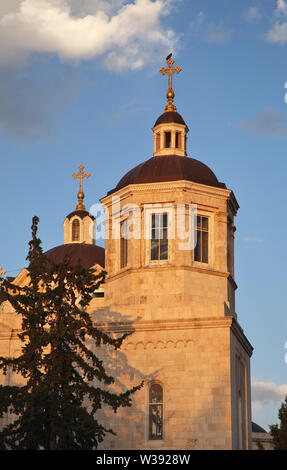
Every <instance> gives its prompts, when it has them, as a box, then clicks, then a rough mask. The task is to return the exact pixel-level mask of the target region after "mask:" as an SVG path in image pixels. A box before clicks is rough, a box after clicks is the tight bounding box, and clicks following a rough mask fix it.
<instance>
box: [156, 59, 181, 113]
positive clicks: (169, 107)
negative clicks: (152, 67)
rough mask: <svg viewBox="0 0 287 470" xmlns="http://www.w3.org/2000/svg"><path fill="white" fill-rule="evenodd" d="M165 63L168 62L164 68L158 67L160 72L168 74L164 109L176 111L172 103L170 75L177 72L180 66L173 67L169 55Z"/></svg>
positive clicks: (172, 94) (172, 61)
mask: <svg viewBox="0 0 287 470" xmlns="http://www.w3.org/2000/svg"><path fill="white" fill-rule="evenodd" d="M166 63H167V64H168V66H167V67H166V68H164V67H162V68H161V69H160V73H161V74H162V75H167V76H168V90H167V94H166V97H167V100H168V103H167V105H166V107H165V110H166V111H176V107H175V105H174V104H173V98H174V91H173V88H172V77H173V75H174V74H175V73H177V74H178V73H179V72H180V71H181V68H180V67H178V66H176V67H173V64H174V60H172V58H171V57H170V58H169V59H167V61H166Z"/></svg>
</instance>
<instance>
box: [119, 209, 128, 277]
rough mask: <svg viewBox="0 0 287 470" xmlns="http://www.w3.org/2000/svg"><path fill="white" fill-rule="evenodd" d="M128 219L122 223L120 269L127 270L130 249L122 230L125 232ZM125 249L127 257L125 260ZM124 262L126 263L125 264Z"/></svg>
mask: <svg viewBox="0 0 287 470" xmlns="http://www.w3.org/2000/svg"><path fill="white" fill-rule="evenodd" d="M127 222H128V218H126V219H124V220H122V221H121V223H120V269H125V268H127V266H128V259H129V256H128V253H129V247H128V245H129V244H128V241H129V240H128V238H124V237H123V235H122V230H123V225H124V224H127ZM123 247H125V255H124V258H123ZM123 260H124V263H125V264H124V263H123Z"/></svg>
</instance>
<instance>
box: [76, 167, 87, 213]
mask: <svg viewBox="0 0 287 470" xmlns="http://www.w3.org/2000/svg"><path fill="white" fill-rule="evenodd" d="M78 168H79V170H80V171H79V173H78V174H76V173H74V174H73V175H72V177H73V178H74V179H76V178H79V192H78V204H77V207H76V210H77V211H84V210H86V208H85V205H84V203H83V200H84V197H85V195H84V193H83V179H84V178H89V176H91V175H90V173H88V172H87V173H84V172H83V169H84V168H85V167H84V165H80V166H79V167H78Z"/></svg>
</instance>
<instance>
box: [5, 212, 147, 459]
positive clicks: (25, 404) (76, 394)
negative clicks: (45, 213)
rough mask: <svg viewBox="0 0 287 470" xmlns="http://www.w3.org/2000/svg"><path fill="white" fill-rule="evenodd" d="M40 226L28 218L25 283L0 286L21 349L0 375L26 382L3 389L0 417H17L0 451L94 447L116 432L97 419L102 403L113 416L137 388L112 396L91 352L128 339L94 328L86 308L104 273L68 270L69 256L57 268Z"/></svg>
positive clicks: (106, 377)
mask: <svg viewBox="0 0 287 470" xmlns="http://www.w3.org/2000/svg"><path fill="white" fill-rule="evenodd" d="M38 221H39V220H38V218H37V217H34V218H33V225H32V240H31V241H30V242H29V253H28V256H27V260H28V261H29V268H28V272H29V276H30V282H29V284H28V285H27V286H24V287H20V286H16V285H14V284H11V283H10V282H9V280H8V279H2V281H1V286H0V288H1V290H2V292H4V293H5V294H6V295H7V297H8V300H9V301H10V303H11V304H12V306H13V307H14V309H15V311H16V312H17V313H18V314H20V315H21V316H22V331H21V333H20V334H19V335H18V336H19V338H20V340H21V341H22V344H23V345H22V353H21V355H20V356H19V357H17V358H15V359H11V358H5V357H0V371H1V369H2V371H3V373H4V374H7V372H8V369H9V370H13V371H14V372H15V373H17V374H20V375H21V376H22V377H23V378H24V385H23V386H0V417H3V416H4V414H5V413H7V412H8V413H10V414H12V415H13V416H14V417H15V419H14V421H12V424H9V425H8V426H6V427H5V428H4V429H3V430H2V431H1V432H0V448H2V449H52V450H53V449H58V450H61V449H62V450H70V449H93V448H97V447H98V444H99V443H100V442H101V441H102V440H103V439H104V436H105V435H106V433H113V431H112V430H111V429H106V428H105V427H104V426H103V425H102V424H100V423H99V422H98V421H97V419H96V412H97V410H99V409H100V408H101V407H102V404H106V405H108V406H110V407H111V408H112V409H113V410H114V412H116V411H117V409H118V408H119V407H122V406H124V407H125V406H131V395H132V394H133V393H135V392H136V390H138V389H139V388H140V387H141V386H142V384H141V385H138V386H136V387H133V388H132V389H129V390H127V391H126V392H123V393H119V394H117V393H113V392H112V391H110V390H111V387H109V386H110V385H111V384H113V383H114V378H113V377H111V376H109V375H108V374H107V373H106V371H105V367H104V364H103V362H102V361H101V360H100V359H99V358H98V357H97V355H96V354H95V352H93V351H95V347H100V346H101V345H110V346H112V347H113V348H115V349H118V348H120V347H121V344H122V341H123V340H124V338H125V337H126V336H127V335H122V336H121V337H113V336H111V335H108V334H106V333H105V332H104V331H103V330H101V329H99V328H96V327H94V325H93V323H92V321H91V318H90V315H89V314H88V313H87V311H86V307H87V306H88V305H89V303H90V301H91V299H92V294H93V292H94V291H95V290H96V289H97V288H98V287H99V286H100V285H101V284H102V283H103V282H104V280H105V274H106V273H105V272H101V273H100V274H97V275H96V274H95V273H94V272H93V271H92V270H91V269H85V268H83V267H82V266H81V265H80V264H78V265H76V266H72V265H71V264H69V259H65V260H64V262H62V263H58V264H56V263H54V262H52V261H51V260H50V259H48V258H47V257H46V256H45V254H43V252H42V248H41V240H39V238H37V225H38ZM79 299H80V302H79ZM91 342H92V343H93V346H94V347H93V348H92V347H91V345H90V343H91Z"/></svg>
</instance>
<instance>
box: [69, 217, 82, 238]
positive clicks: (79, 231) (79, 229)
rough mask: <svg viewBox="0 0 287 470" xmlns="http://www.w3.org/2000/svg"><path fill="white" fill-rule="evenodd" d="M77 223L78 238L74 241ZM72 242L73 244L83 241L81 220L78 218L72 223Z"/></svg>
mask: <svg viewBox="0 0 287 470" xmlns="http://www.w3.org/2000/svg"><path fill="white" fill-rule="evenodd" d="M75 222H77V223H78V227H77V229H78V235H79V236H78V238H77V239H76V240H74V226H75ZM71 241H72V243H80V241H81V220H80V219H79V218H78V217H75V218H73V220H72V223H71Z"/></svg>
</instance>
